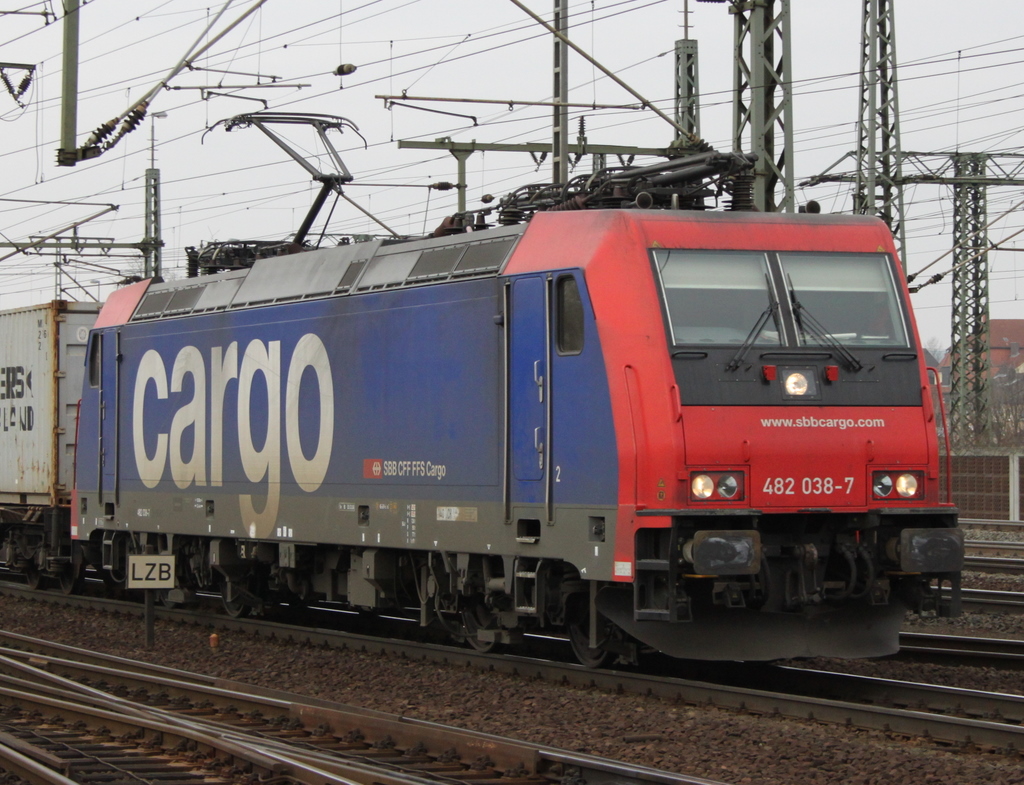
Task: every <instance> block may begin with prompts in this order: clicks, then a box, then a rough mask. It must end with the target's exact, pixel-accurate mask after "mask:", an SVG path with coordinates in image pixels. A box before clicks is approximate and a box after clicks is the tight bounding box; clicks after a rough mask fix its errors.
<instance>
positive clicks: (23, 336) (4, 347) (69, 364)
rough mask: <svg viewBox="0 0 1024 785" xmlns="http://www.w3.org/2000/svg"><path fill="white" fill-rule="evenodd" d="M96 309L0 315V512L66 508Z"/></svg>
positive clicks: (33, 309) (41, 308)
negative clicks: (3, 507) (5, 507)
mask: <svg viewBox="0 0 1024 785" xmlns="http://www.w3.org/2000/svg"><path fill="white" fill-rule="evenodd" d="M98 312H99V304H98V303H72V302H65V301H63V300H55V301H53V302H50V303H46V304H43V305H33V306H29V307H27V308H16V309H13V310H8V311H0V504H15V505H45V506H57V505H66V504H70V499H71V487H72V483H73V480H74V459H75V424H76V414H77V410H78V401H79V398H80V397H81V393H82V381H83V376H84V374H85V349H86V345H87V343H88V339H89V330H90V329H91V328H92V326H93V323H94V322H95V321H96V315H97V313H98Z"/></svg>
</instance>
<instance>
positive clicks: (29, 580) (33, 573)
mask: <svg viewBox="0 0 1024 785" xmlns="http://www.w3.org/2000/svg"><path fill="white" fill-rule="evenodd" d="M25 583H26V584H28V587H29V588H30V589H32V590H35V589H38V588H39V587H40V586H42V585H43V574H42V573H41V572H39V569H38V568H37V567H36V566H35V565H34V564H30V565H29V566H28V567H27V568H26V570H25Z"/></svg>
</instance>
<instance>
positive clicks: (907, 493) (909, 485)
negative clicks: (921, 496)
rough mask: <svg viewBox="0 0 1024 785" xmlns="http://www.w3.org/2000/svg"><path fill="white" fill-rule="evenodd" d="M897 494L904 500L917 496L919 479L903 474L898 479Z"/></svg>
mask: <svg viewBox="0 0 1024 785" xmlns="http://www.w3.org/2000/svg"><path fill="white" fill-rule="evenodd" d="M896 493H898V494H899V495H900V496H902V497H903V498H904V499H909V498H911V497H913V496H916V495H917V477H915V476H914V475H913V474H901V475H900V476H899V477H897V478H896Z"/></svg>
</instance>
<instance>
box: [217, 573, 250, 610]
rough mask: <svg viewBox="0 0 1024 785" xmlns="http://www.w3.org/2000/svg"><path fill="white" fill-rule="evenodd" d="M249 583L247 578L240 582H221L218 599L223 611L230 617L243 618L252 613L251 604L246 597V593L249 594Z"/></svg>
mask: <svg viewBox="0 0 1024 785" xmlns="http://www.w3.org/2000/svg"><path fill="white" fill-rule="evenodd" d="M250 583H251V581H250V580H248V579H246V580H245V581H243V582H240V583H239V582H235V581H228V580H225V581H224V582H223V583H221V586H220V601H221V604H222V605H223V606H224V612H225V613H226V614H227V615H228V616H230V617H231V618H232V619H243V618H245V617H246V616H248V615H249V614H250V613H252V604H251V603H250V602H249V601H247V599H246V595H249V596H251V593H250V591H249V584H250Z"/></svg>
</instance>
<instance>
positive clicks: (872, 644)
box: [4, 153, 963, 666]
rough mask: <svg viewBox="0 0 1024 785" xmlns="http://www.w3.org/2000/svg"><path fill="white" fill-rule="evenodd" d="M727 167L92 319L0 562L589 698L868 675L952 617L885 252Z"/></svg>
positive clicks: (901, 307) (234, 279)
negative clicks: (521, 649) (939, 619)
mask: <svg viewBox="0 0 1024 785" xmlns="http://www.w3.org/2000/svg"><path fill="white" fill-rule="evenodd" d="M748 165H749V157H748V158H746V159H745V158H743V157H737V156H721V155H718V154H711V153H705V154H701V155H698V156H691V157H688V158H683V159H681V160H677V161H675V162H668V163H666V164H659V165H656V166H654V167H646V168H632V169H629V168H627V169H623V170H609V171H608V172H606V173H605V174H604V175H603V176H602V177H597V176H594V177H591V178H588V179H587V180H586V182H581V183H577V184H576V186H575V187H574V188H570V187H559V188H556V189H548V190H547V191H543V190H532V191H528V192H522V193H518V194H514V195H512V196H511V197H508V198H507V199H506V200H503V201H502V203H501V204H500V205H498V206H497V207H495V208H488V211H487V212H481V213H478V214H475V215H466V216H457V217H456V219H454V220H448V221H446V222H445V224H444V225H443V226H442V227H441V228H440V229H439V230H438V231H437V232H435V234H434V236H431V237H426V238H418V239H411V240H401V241H398V240H380V239H378V240H371V241H364V242H353V243H349V244H344V245H339V246H337V247H333V248H323V249H317V250H306V251H303V252H301V253H295V254H291V255H287V256H277V257H274V258H263V259H257V260H256V261H255V262H254V263H251V264H249V265H245V266H239V267H238V268H237V269H228V270H226V271H222V272H218V273H215V274H209V275H201V276H197V277H193V278H187V279H183V280H175V281H166V282H158V281H152V280H147V281H143V282H141V283H136V284H133V285H130V286H127V287H125V288H122V289H120V290H119V291H117V292H115V293H114V294H113V295H112V296H111V297H110V298H109V300H108V301H107V302H106V304H105V306H104V308H103V310H102V311H101V312H100V314H99V317H98V319H97V321H96V323H95V326H94V328H93V329H92V331H91V332H90V334H89V337H88V346H87V351H86V353H85V366H84V369H83V374H84V378H83V384H82V393H81V402H80V405H79V410H78V418H77V437H76V448H75V451H76V462H77V463H76V473H75V481H74V484H75V488H74V493H73V498H72V499H71V502H70V505H67V506H58V507H57V509H56V511H55V512H53V513H52V514H51V515H50V516H49V517H48V519H47V520H52V523H53V525H52V526H50V527H45V526H43V527H40V528H39V530H38V531H37V532H36V533H35V535H34V538H32V537H29V532H30V526H29V525H28V524H29V522H28V521H19V520H16V516H15V515H14V513H9V514H8V515H7V516H6V517H5V518H4V521H5V524H4V525H5V545H4V548H5V551H4V554H5V556H6V558H5V562H6V563H7V564H8V566H16V565H21V566H22V567H25V568H27V569H30V570H32V571H33V572H34V573H35V574H36V575H44V576H45V575H50V576H53V577H58V578H60V579H61V582H62V585H63V586H65V588H66V589H67V590H69V591H72V590H74V589H75V588H76V587H77V585H78V582H79V581H80V580H81V577H82V575H83V574H84V570H85V569H86V567H89V568H90V569H94V570H96V571H98V572H99V573H100V574H101V575H102V576H103V577H104V579H105V580H107V581H108V582H111V583H114V584H118V583H122V582H123V581H124V580H125V574H126V570H127V564H128V557H129V556H130V555H132V554H142V553H151V554H166V555H173V556H174V557H175V562H174V564H175V567H174V577H175V582H176V588H175V589H174V590H171V591H169V592H166V593H165V600H166V601H167V602H185V601H188V600H189V599H191V598H192V597H194V596H195V595H196V594H197V593H199V592H208V591H216V592H219V593H220V594H221V596H222V600H223V604H224V607H225V609H227V611H228V612H229V613H231V614H233V615H241V614H245V613H248V612H251V611H260V610H263V609H264V608H266V607H267V606H268V605H269V604H271V603H275V602H285V601H294V602H317V601H325V602H332V603H333V602H339V603H344V604H346V605H348V606H350V607H353V608H357V609H363V610H372V611H385V610H402V611H409V612H411V613H412V614H413V615H415V616H416V617H417V618H418V619H419V622H420V624H422V625H424V626H427V625H440V626H441V628H442V629H444V630H445V631H447V632H448V633H450V634H451V635H452V636H453V637H455V638H457V639H459V640H464V641H466V642H468V643H469V644H470V645H472V646H474V647H476V648H479V649H481V650H486V649H489V648H492V647H494V646H496V645H500V644H511V643H517V642H519V641H521V640H522V638H523V636H524V635H526V634H529V633H532V632H541V633H543V632H547V631H555V632H560V633H563V634H564V635H566V636H567V637H568V640H569V642H570V643H571V645H572V648H573V650H574V652H575V653H576V655H577V657H578V658H579V659H580V661H581V662H583V663H585V664H587V665H592V666H597V665H601V664H604V663H607V662H609V661H610V660H611V659H614V658H619V659H620V660H626V661H629V660H636V658H637V656H638V654H639V653H640V652H642V651H644V650H648V649H655V650H658V651H662V652H665V653H667V654H669V655H671V656H674V657H683V658H695V659H708V660H772V659H778V658H788V657H805V656H836V657H864V656H877V655H884V654H889V653H891V652H893V651H895V650H896V649H897V647H898V630H899V627H900V624H901V622H902V620H903V619H904V616H905V614H906V612H907V610H908V609H910V610H916V611H918V612H935V613H938V614H942V615H955V614H956V613H957V612H958V608H959V581H960V569H961V565H962V560H963V538H962V534H961V532H960V530H959V529H958V528H957V516H956V510H955V508H954V507H953V505H952V503H951V502H950V500H949V498H948V492H946V493H944V492H943V488H942V485H941V483H940V472H939V461H940V453H939V447H938V439H937V435H936V419H937V414H938V412H937V408H936V406H935V405H934V404H933V398H932V393H933V390H932V388H931V386H930V381H929V377H928V373H927V370H926V368H925V365H924V362H923V359H922V358H923V352H922V349H921V343H920V339H919V337H918V334H917V330H916V326H915V323H914V317H913V314H912V312H911V309H910V307H909V304H908V292H907V286H906V283H905V280H904V276H903V273H902V270H901V267H900V265H899V262H898V260H897V257H896V251H895V247H894V245H893V240H892V236H891V234H890V233H889V231H888V229H887V228H886V227H885V225H884V224H883V223H882V222H881V221H879V220H877V219H875V218H868V217H863V216H858V217H851V216H838V215H821V214H811V213H798V214H787V215H783V214H762V213H758V212H755V211H753V210H747V209H742V208H743V206H744V204H745V200H744V199H743V198H742V193H741V191H742V183H743V175H742V171H743V169H744V168H745V167H746V166H748ZM722 194H725V195H731V196H733V205H732V207H733V208H734V209H729V210H711V209H701V208H703V206H704V203H705V201H706V200H707V199H708V198H709V196H711V197H717V196H719V195H722ZM687 208H696V209H687ZM491 211H493V212H491ZM495 212H496V213H497V220H496V221H494V222H492V223H488V218H490V217H493V216H494V213H495ZM62 526H63V527H64V528H63V529H62ZM29 540H31V541H29Z"/></svg>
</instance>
